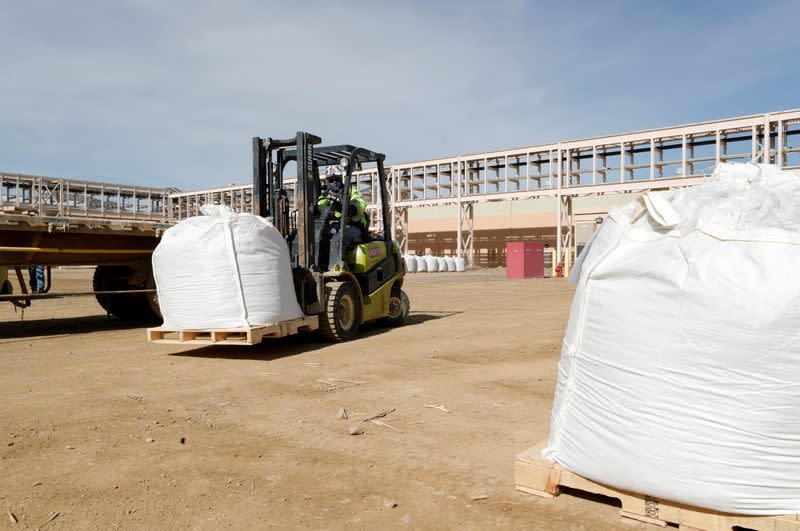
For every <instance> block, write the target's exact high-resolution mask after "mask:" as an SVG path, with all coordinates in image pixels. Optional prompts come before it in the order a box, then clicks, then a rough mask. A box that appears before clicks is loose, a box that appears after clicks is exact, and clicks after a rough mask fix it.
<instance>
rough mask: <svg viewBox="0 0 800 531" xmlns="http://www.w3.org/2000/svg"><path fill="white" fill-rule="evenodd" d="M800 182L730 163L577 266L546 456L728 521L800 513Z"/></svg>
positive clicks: (648, 202)
mask: <svg viewBox="0 0 800 531" xmlns="http://www.w3.org/2000/svg"><path fill="white" fill-rule="evenodd" d="M798 268H800V178H798V176H796V175H794V174H791V173H788V172H780V171H779V170H778V169H777V168H775V167H774V166H765V165H755V164H721V165H719V166H718V168H717V169H716V171H715V172H714V175H713V177H712V179H711V181H710V182H709V183H707V184H704V185H701V186H697V187H692V188H685V189H682V190H679V191H676V192H656V193H649V194H646V195H644V196H643V197H642V198H640V200H639V201H638V202H637V203H635V204H634V203H632V204H630V205H628V206H627V207H624V208H622V209H617V210H614V211H612V212H611V213H610V214H609V217H608V221H607V222H606V223H603V225H602V227H601V229H600V230H599V231H598V232H597V233H596V234H595V236H594V238H593V239H592V241H591V242H590V243H589V245H587V248H586V249H584V251H583V253H582V254H581V257H580V259H579V260H578V262H577V263H576V264H575V269H574V270H573V275H574V276H573V279H574V280H576V281H577V284H578V286H577V291H576V293H575V298H574V300H573V303H572V310H571V313H570V318H569V325H568V327H567V331H566V337H565V338H564V344H563V348H562V353H561V362H560V365H559V373H558V383H557V386H556V396H555V401H554V404H553V413H552V421H551V433H550V440H549V443H548V447H547V448H546V449H545V450H544V455H545V457H547V458H549V459H553V460H555V461H557V462H558V463H560V464H561V465H563V466H564V467H566V468H567V469H569V470H571V471H572V472H575V473H577V474H580V475H582V476H585V477H587V478H589V479H592V480H595V481H598V482H601V483H605V484H609V485H612V486H614V487H617V488H620V489H624V490H628V491H634V492H638V493H642V494H647V495H650V496H654V497H656V498H661V499H668V500H674V501H677V502H682V503H686V504H690V505H695V506H701V507H707V508H711V509H715V510H719V511H725V512H730V513H739V514H753V515H770V514H773V515H776V514H794V513H798V512H800V282H797V275H798Z"/></svg>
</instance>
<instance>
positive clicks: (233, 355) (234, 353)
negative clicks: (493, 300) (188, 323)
mask: <svg viewBox="0 0 800 531" xmlns="http://www.w3.org/2000/svg"><path fill="white" fill-rule="evenodd" d="M460 313H464V312H463V311H419V312H413V311H412V312H411V313H410V314H409V316H408V318H407V319H406V324H405V325H403V326H414V325H419V324H422V323H424V322H426V321H432V320H435V319H443V318H445V317H450V316H452V315H457V314H460ZM389 330H391V328H387V327H384V326H380V325H379V324H377V323H370V324H366V325H364V326H363V328H362V329H361V331H360V332H359V335H360V337H371V336H375V335H379V334H383V333H385V332H388V331H389ZM327 346H330V343H329V342H327V341H324V340H322V339H320V337H319V335H317V334H297V335H294V336H288V337H284V338H281V339H266V340H264V341H263V342H262V343H260V344H258V345H252V346H230V345H219V346H217V345H212V346H208V347H200V348H196V349H190V350H184V351H181V352H174V353H172V354H170V356H180V357H192V358H218V359H228V360H257V361H271V360H277V359H280V358H286V357H288V356H294V355H296V354H302V353H308V352H313V351H315V350H320V349H323V348H325V347H327Z"/></svg>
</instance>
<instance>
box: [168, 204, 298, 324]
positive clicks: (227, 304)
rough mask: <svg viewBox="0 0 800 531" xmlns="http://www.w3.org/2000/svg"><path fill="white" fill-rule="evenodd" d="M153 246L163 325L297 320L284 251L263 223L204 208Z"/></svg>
mask: <svg viewBox="0 0 800 531" xmlns="http://www.w3.org/2000/svg"><path fill="white" fill-rule="evenodd" d="M200 210H201V212H202V213H203V214H204V215H203V216H195V217H191V218H188V219H185V220H183V221H181V222H180V223H178V224H177V225H175V226H174V227H171V228H169V229H167V231H166V232H164V235H163V236H162V237H161V242H160V243H159V244H158V247H156V249H155V251H153V273H154V275H155V280H156V287H157V289H158V303H159V306H160V308H161V314H162V315H163V316H164V326H165V327H169V328H179V329H199V328H231V327H246V326H252V325H263V324H271V323H277V322H279V321H284V320H287V319H296V318H298V317H302V315H303V312H302V311H301V309H300V306H299V305H298V304H297V299H296V297H295V292H294V284H293V282H292V273H291V266H290V263H289V248H288V247H287V245H286V241H285V240H284V239H283V237H282V236H281V234H280V232H278V230H277V229H276V228H275V227H274V226H273V225H272V223H271V222H270V221H269V220H266V219H264V218H261V217H258V216H254V215H252V214H237V213H235V212H233V211H232V210H231V209H230V208H229V207H227V206H219V205H204V206H203V207H201V209H200Z"/></svg>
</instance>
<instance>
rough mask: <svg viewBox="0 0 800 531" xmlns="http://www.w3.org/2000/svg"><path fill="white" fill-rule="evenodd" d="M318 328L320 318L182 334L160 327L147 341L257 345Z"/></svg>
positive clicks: (153, 330)
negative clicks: (263, 341)
mask: <svg viewBox="0 0 800 531" xmlns="http://www.w3.org/2000/svg"><path fill="white" fill-rule="evenodd" d="M317 328H319V317H318V316H316V315H306V316H305V317H301V318H299V319H292V320H289V321H283V322H280V323H276V324H273V325H266V326H251V327H246V328H219V329H206V330H202V329H197V330H178V329H175V328H166V327H163V326H159V327H156V328H148V329H147V341H149V342H151V343H166V344H187V345H257V344H259V343H261V341H262V340H264V339H274V338H279V337H285V336H289V335H292V334H297V333H299V332H312V331H314V330H316V329H317Z"/></svg>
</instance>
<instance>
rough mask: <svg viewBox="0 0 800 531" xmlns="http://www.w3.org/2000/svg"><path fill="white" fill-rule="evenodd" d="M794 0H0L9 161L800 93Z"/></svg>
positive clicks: (150, 165) (668, 108)
mask: <svg viewBox="0 0 800 531" xmlns="http://www.w3.org/2000/svg"><path fill="white" fill-rule="evenodd" d="M797 20H800V2H795V1H786V2H757V1H747V2H677V1H672V2H643V1H631V2H602V3H601V2H547V3H545V2H524V1H508V2H503V1H497V2H488V1H487V2H470V1H465V2H435V1H430V2H424V1H419V2H401V1H395V2H356V1H345V2H334V1H327V2H322V1H315V0H310V1H303V2H286V1H281V2H269V1H256V0H253V1H249V0H242V1H238V0H230V1H227V2H222V1H218V2H211V1H202V0H198V1H193V2H189V1H185V2H184V1H177V0H173V1H166V0H118V1H112V0H108V1H102V0H100V1H85V0H73V1H71V2H61V1H49V2H45V1H36V0H31V1H27V2H10V1H9V2H3V3H2V4H0V35H2V36H3V37H2V40H3V43H2V47H0V171H6V172H21V173H33V174H40V175H51V176H64V177H79V178H88V179H102V180H108V181H113V182H121V183H130V184H139V185H154V186H176V187H179V188H181V189H187V190H188V189H195V188H203V187H209V186H217V185H225V184H228V183H231V182H248V181H249V179H250V172H251V160H250V157H251V154H250V149H251V144H250V139H251V138H252V137H253V136H255V135H260V136H274V137H283V136H291V135H292V134H293V133H294V131H296V130H298V129H305V130H308V131H311V132H314V133H317V134H320V135H322V136H323V137H324V139H325V141H326V142H330V143H345V142H346V143H355V144H362V145H366V146H367V147H370V148H372V149H376V150H379V151H383V152H384V153H386V154H387V158H388V160H389V161H398V162H399V161H409V160H419V159H424V158H432V157H438V156H445V155H451V154H457V153H464V152H476V151H485V150H489V149H498V148H506V147H516V146H523V145H529V144H536V143H542V142H550V141H556V140H568V139H572V138H580V137H585V136H595V135H600V134H606V133H614V132H624V131H628V130H635V129H646V128H652V127H661V126H667V125H674V124H680V123H684V122H694V121H702V120H707V119H714V118H725V117H730V116H737V115H743V114H754V113H761V112H769V111H776V110H782V109H791V108H798V107H800V96H798V89H797V87H798V86H800V68H799V67H798V66H799V65H800V61H798V51H800V41H798V39H797V38H796V34H797V31H798V28H797Z"/></svg>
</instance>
